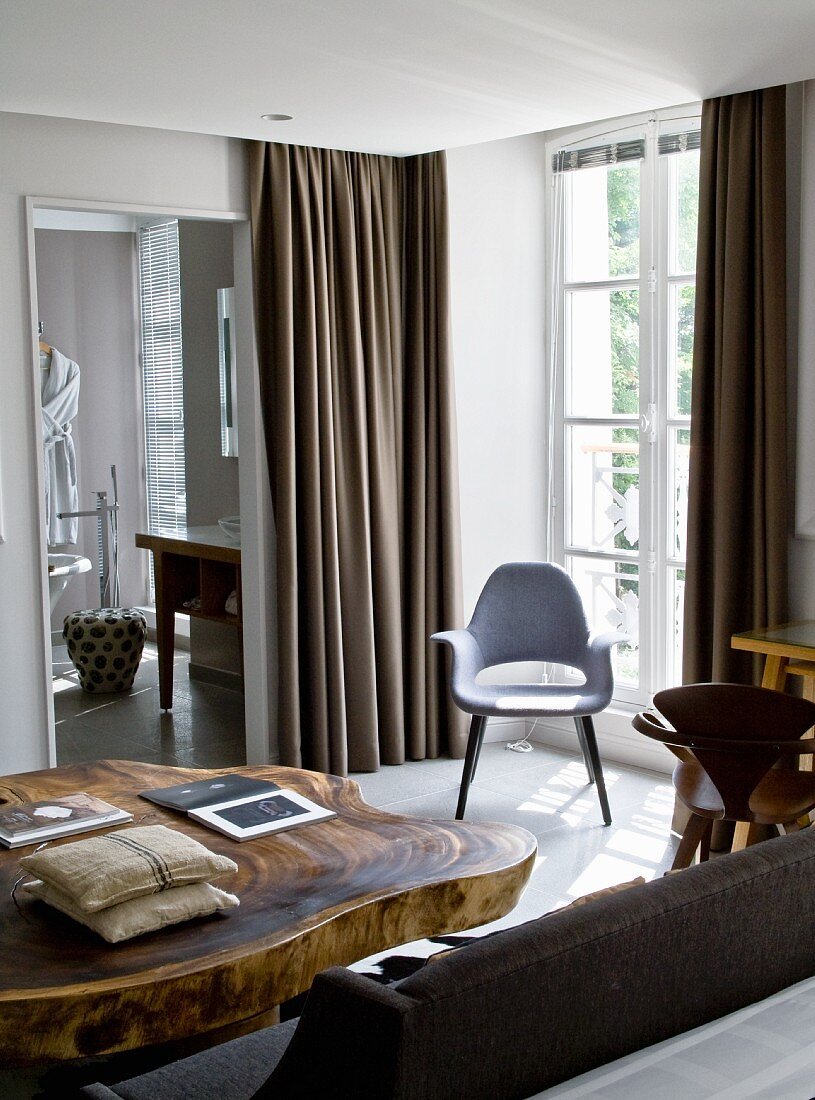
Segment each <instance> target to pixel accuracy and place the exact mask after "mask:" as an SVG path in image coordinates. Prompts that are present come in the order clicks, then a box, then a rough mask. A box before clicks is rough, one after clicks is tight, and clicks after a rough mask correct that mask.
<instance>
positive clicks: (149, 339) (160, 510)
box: [139, 221, 187, 599]
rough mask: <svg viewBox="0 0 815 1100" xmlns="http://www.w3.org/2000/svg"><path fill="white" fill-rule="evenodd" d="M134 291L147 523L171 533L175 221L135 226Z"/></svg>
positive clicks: (176, 405)
mask: <svg viewBox="0 0 815 1100" xmlns="http://www.w3.org/2000/svg"><path fill="white" fill-rule="evenodd" d="M139 291H140V294H139V297H140V309H141V343H142V388H143V401H144V442H145V467H146V471H147V523H148V528H149V530H150V531H151V532H154V533H173V532H176V531H179V530H182V529H183V528H184V527H186V524H187V499H186V478H185V469H184V378H183V370H182V347H181V287H180V279H179V260H178V222H177V221H168V222H164V223H162V224H161V225H148V226H143V227H142V228H141V229H139ZM150 595H151V599H152V598H154V581H153V569H152V561H151V567H150Z"/></svg>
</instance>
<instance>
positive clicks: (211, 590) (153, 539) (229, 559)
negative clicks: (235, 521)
mask: <svg viewBox="0 0 815 1100" xmlns="http://www.w3.org/2000/svg"><path fill="white" fill-rule="evenodd" d="M136 546H139V547H141V548H142V549H143V550H152V552H153V571H154V575H155V582H156V641H157V645H158V694H159V705H160V706H161V709H162V710H171V709H172V705H173V655H174V650H175V613H176V612H177V611H179V612H181V614H182V615H189V616H190V618H192V619H207V620H208V621H209V622H214V623H224V624H227V625H230V626H234V627H236V628H237V630H238V642H239V645H240V651H241V662H242V661H243V627H242V622H243V616H242V608H241V548H240V546H239V545H238V543H236V542H233V541H231V540H230V539H228V538H227V537H226V535H225V534H224V533H223V531H222V530H221V528H220V527H218V526H217V525H214V526H205V527H187V528H186V530H184V531H179V532H173V533H172V534H168V535H162V534H145V533H143V532H139V533H138V534H137V535H136ZM231 592H236V593H237V599H238V612H237V614H236V615H230V614H229V613H228V612H227V611H226V610H225V604H226V600H227V597H228V596H229V594H230V593H231ZM193 599H197V600H198V601H199V606H197V607H194V608H189V607H184V603H185V602H189V601H191V600H193Z"/></svg>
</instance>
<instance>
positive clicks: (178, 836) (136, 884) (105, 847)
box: [20, 825, 238, 913]
mask: <svg viewBox="0 0 815 1100" xmlns="http://www.w3.org/2000/svg"><path fill="white" fill-rule="evenodd" d="M20 866H21V867H23V868H24V869H25V870H26V871H28V872H29V873H30V874H32V875H34V876H35V877H36V878H39V879H42V880H43V882H45V883H47V884H48V885H49V886H52V887H54V888H55V889H56V890H59V892H60V894H61V895H62V896H63V897H65V898H67V899H68V900H69V901H70V902H71V905H72V906H73V907H74V908H75V909H78V910H79V911H80V912H82V913H95V912H97V911H98V910H100V909H107V908H108V907H109V906H111V905H118V904H120V903H121V902H123V901H130V900H131V899H133V898H138V897H142V896H143V895H145V894H159V893H161V892H163V891H164V890H169V889H170V887H175V886H187V885H190V884H191V883H194V882H208V881H209V880H210V879H213V878H218V876H219V875H224V874H227V873H234V872H235V871H237V869H238V865H237V863H235V862H234V861H233V860H231V859H229V858H228V857H227V856H222V855H219V854H217V853H216V852H210V850H209V849H208V848H205V847H204V845H203V844H199V843H198V841H197V840H193V839H192V837H188V836H185V835H184V833H177V832H175V830H173V829H167V828H165V826H164V825H144V826H140V827H138V828H135V829H120V830H118V831H116V832H111V833H105V834H104V835H103V836H94V837H89V838H88V839H87V840H78V841H74V843H72V844H61V845H59V846H58V847H56V848H47V849H45V850H43V851H41V852H34V853H33V854H32V855H29V856H23V858H22V859H21V860H20Z"/></svg>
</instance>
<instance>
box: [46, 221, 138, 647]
mask: <svg viewBox="0 0 815 1100" xmlns="http://www.w3.org/2000/svg"><path fill="white" fill-rule="evenodd" d="M35 240H36V249H37V298H38V305H39V310H38V312H39V316H40V318H41V319H42V321H43V324H44V325H45V332H44V334H43V339H44V340H45V341H46V342H47V343H49V344H53V345H54V347H56V348H58V349H59V350H60V351H61V352H62V353H63V354H64V355H67V356H68V358H69V359H73V360H74V361H75V362H77V363H78V364H79V370H80V375H79V378H80V387H79V412H78V413H77V415H76V417H75V419H74V421H73V423H72V425H71V430H72V434H73V438H74V445H75V447H76V468H77V492H78V503H77V509H78V510H81V511H88V510H90V509H93V508H95V507H96V490H103V491H106V492H107V493H108V498H109V499H112V496H113V485H112V481H111V476H110V467H111V465H113V464H115V466H116V477H117V483H118V490H119V504H120V511H119V534H120V538H119V579H120V584H121V588H120V591H121V602H122V603H123V604H142V603H144V602H145V600H146V599H147V555H146V554H145V553H144V551H143V550H139V549H138V548H137V547H136V545H135V542H134V540H133V533H134V532H135V531H138V530H141V529H142V526H143V522H144V519H143V517H144V514H145V500H144V495H145V494H144V469H143V466H144V456H143V447H142V445H141V433H140V431H139V426H140V424H141V418H142V408H141V387H140V384H139V380H140V373H141V372H140V367H139V357H138V338H137V334H136V309H137V306H136V295H137V290H136V245H135V240H134V235H133V233H132V232H126V233H116V232H113V233H111V232H87V231H85V232H82V231H76V230H62V229H37V230H36V232H35ZM123 429H124V430H123ZM97 539H98V534H97V521H96V520H95V519H92V518H90V517H87V518H82V519H80V520H78V533H77V543H76V546H68V547H66V548H65V549H66V551H67V552H68V553H74V554H84V555H85V557H87V558H90V560H91V562H92V563H93V569H92V570H91V571H90V572H89V573H83V574H81V575H80V576H78V577H75V578H74V579H73V580H71V581H70V583H69V584H68V586H67V588H66V589H65V591H64V592H63V594H62V596H61V597H60V599H59V602H58V603H57V606H56V608H55V609H54V611H53V613H52V615H51V629H52V630H55V631H61V630H62V624H63V621H64V619H65V616H66V615H67V614H69V613H70V612H71V611H76V610H77V609H79V608H83V607H98V606H99V575H98V572H97V562H98V548H97Z"/></svg>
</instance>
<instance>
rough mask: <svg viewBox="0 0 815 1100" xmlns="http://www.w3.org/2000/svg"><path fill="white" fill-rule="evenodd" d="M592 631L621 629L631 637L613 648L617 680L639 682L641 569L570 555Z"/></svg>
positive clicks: (569, 565)
mask: <svg viewBox="0 0 815 1100" xmlns="http://www.w3.org/2000/svg"><path fill="white" fill-rule="evenodd" d="M566 568H567V569H568V570H569V573H570V574H571V577H572V580H573V581H574V582H575V584H576V585H577V589H578V591H579V592H580V596H581V598H582V600H583V606H584V607H585V609H586V616H587V618H588V620H589V626H590V627H591V629H592V630H622V631H623V632H624V633H626V634H627V635H628V638H629V640H628V641H627V642H624V643H623V644H622V645H618V646H615V647H614V651H613V662H614V679H615V681H616V683H617V684H625V685H626V686H628V687H632V686H633V687H636V686H637V684H638V682H639V603H640V601H639V588H640V585H639V568H638V567H637V565H635V564H634V563H633V562H627V561H616V562H614V561H603V560H601V559H599V558H590V557H572V556H567V560H566Z"/></svg>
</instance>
